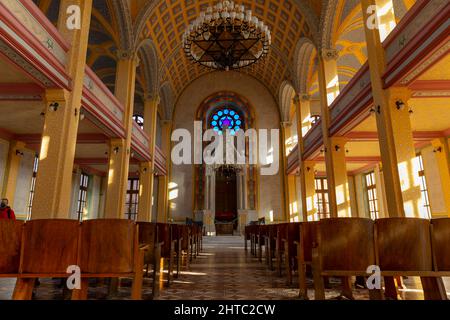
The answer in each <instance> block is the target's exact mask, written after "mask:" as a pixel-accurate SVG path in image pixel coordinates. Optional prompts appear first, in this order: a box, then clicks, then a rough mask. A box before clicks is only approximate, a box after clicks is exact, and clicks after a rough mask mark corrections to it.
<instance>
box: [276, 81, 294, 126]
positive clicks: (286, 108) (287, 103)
mask: <svg viewBox="0 0 450 320" xmlns="http://www.w3.org/2000/svg"><path fill="white" fill-rule="evenodd" d="M294 95H295V89H294V87H293V85H292V84H291V83H290V82H289V81H284V82H283V83H282V84H281V86H280V91H279V99H278V101H279V102H278V103H279V105H280V110H281V121H282V122H289V121H290V111H291V105H292V98H293V97H294Z"/></svg>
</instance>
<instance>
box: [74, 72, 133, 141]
mask: <svg viewBox="0 0 450 320" xmlns="http://www.w3.org/2000/svg"><path fill="white" fill-rule="evenodd" d="M82 103H83V107H84V109H85V110H86V111H87V112H88V113H90V114H91V115H92V117H91V120H93V121H95V122H97V124H99V125H100V126H102V127H104V128H105V129H107V130H108V131H110V132H111V133H112V134H113V135H115V136H118V137H122V138H123V137H125V132H124V126H123V117H124V111H123V106H122V105H121V103H120V102H119V100H117V98H116V97H115V96H114V95H113V94H112V93H111V91H110V90H109V89H108V87H106V85H105V84H104V83H103V82H102V81H101V80H100V79H99V78H98V77H97V75H96V74H95V73H94V72H93V71H92V70H91V69H90V68H89V67H86V71H85V76H84V88H83V99H82Z"/></svg>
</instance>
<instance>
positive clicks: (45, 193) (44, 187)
mask: <svg viewBox="0 0 450 320" xmlns="http://www.w3.org/2000/svg"><path fill="white" fill-rule="evenodd" d="M70 5H78V6H79V7H80V9H81V17H80V18H81V19H80V21H81V24H80V27H81V28H80V29H74V30H69V29H68V28H67V26H66V19H67V14H66V12H67V8H68V6H70ZM91 11H92V0H64V1H62V2H61V6H60V18H59V22H58V29H59V32H60V33H61V34H62V36H63V37H64V38H65V39H66V40H67V42H68V43H70V45H71V47H70V50H69V56H68V64H67V66H66V69H67V72H68V74H69V76H70V77H71V79H72V91H70V92H69V91H67V90H63V89H47V90H46V92H45V99H44V100H45V106H46V108H45V120H44V129H43V132H42V143H41V150H40V154H39V170H38V173H37V177H36V188H35V195H34V201H33V208H32V218H33V219H45V218H69V217H70V214H71V212H70V203H71V201H70V200H71V193H72V170H73V163H74V158H75V149H76V143H77V133H78V122H79V114H80V105H81V95H82V90H83V80H84V69H85V65H86V59H85V57H86V53H87V46H88V38H89V27H90V21H91Z"/></svg>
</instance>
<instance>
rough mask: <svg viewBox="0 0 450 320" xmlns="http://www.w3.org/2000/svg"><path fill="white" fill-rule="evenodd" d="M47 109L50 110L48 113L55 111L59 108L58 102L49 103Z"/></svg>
mask: <svg viewBox="0 0 450 320" xmlns="http://www.w3.org/2000/svg"><path fill="white" fill-rule="evenodd" d="M48 108H49V109H50V111H53V112H55V111H57V110H58V108H59V103H58V102H52V103H50V105H49V106H48Z"/></svg>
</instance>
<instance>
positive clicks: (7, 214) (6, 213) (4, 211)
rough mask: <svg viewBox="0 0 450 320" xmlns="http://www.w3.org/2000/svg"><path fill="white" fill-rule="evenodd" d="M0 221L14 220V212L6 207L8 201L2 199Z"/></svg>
mask: <svg viewBox="0 0 450 320" xmlns="http://www.w3.org/2000/svg"><path fill="white" fill-rule="evenodd" d="M0 219H10V220H16V215H15V214H14V210H13V209H11V207H10V206H8V199H2V202H1V203H0Z"/></svg>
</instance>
